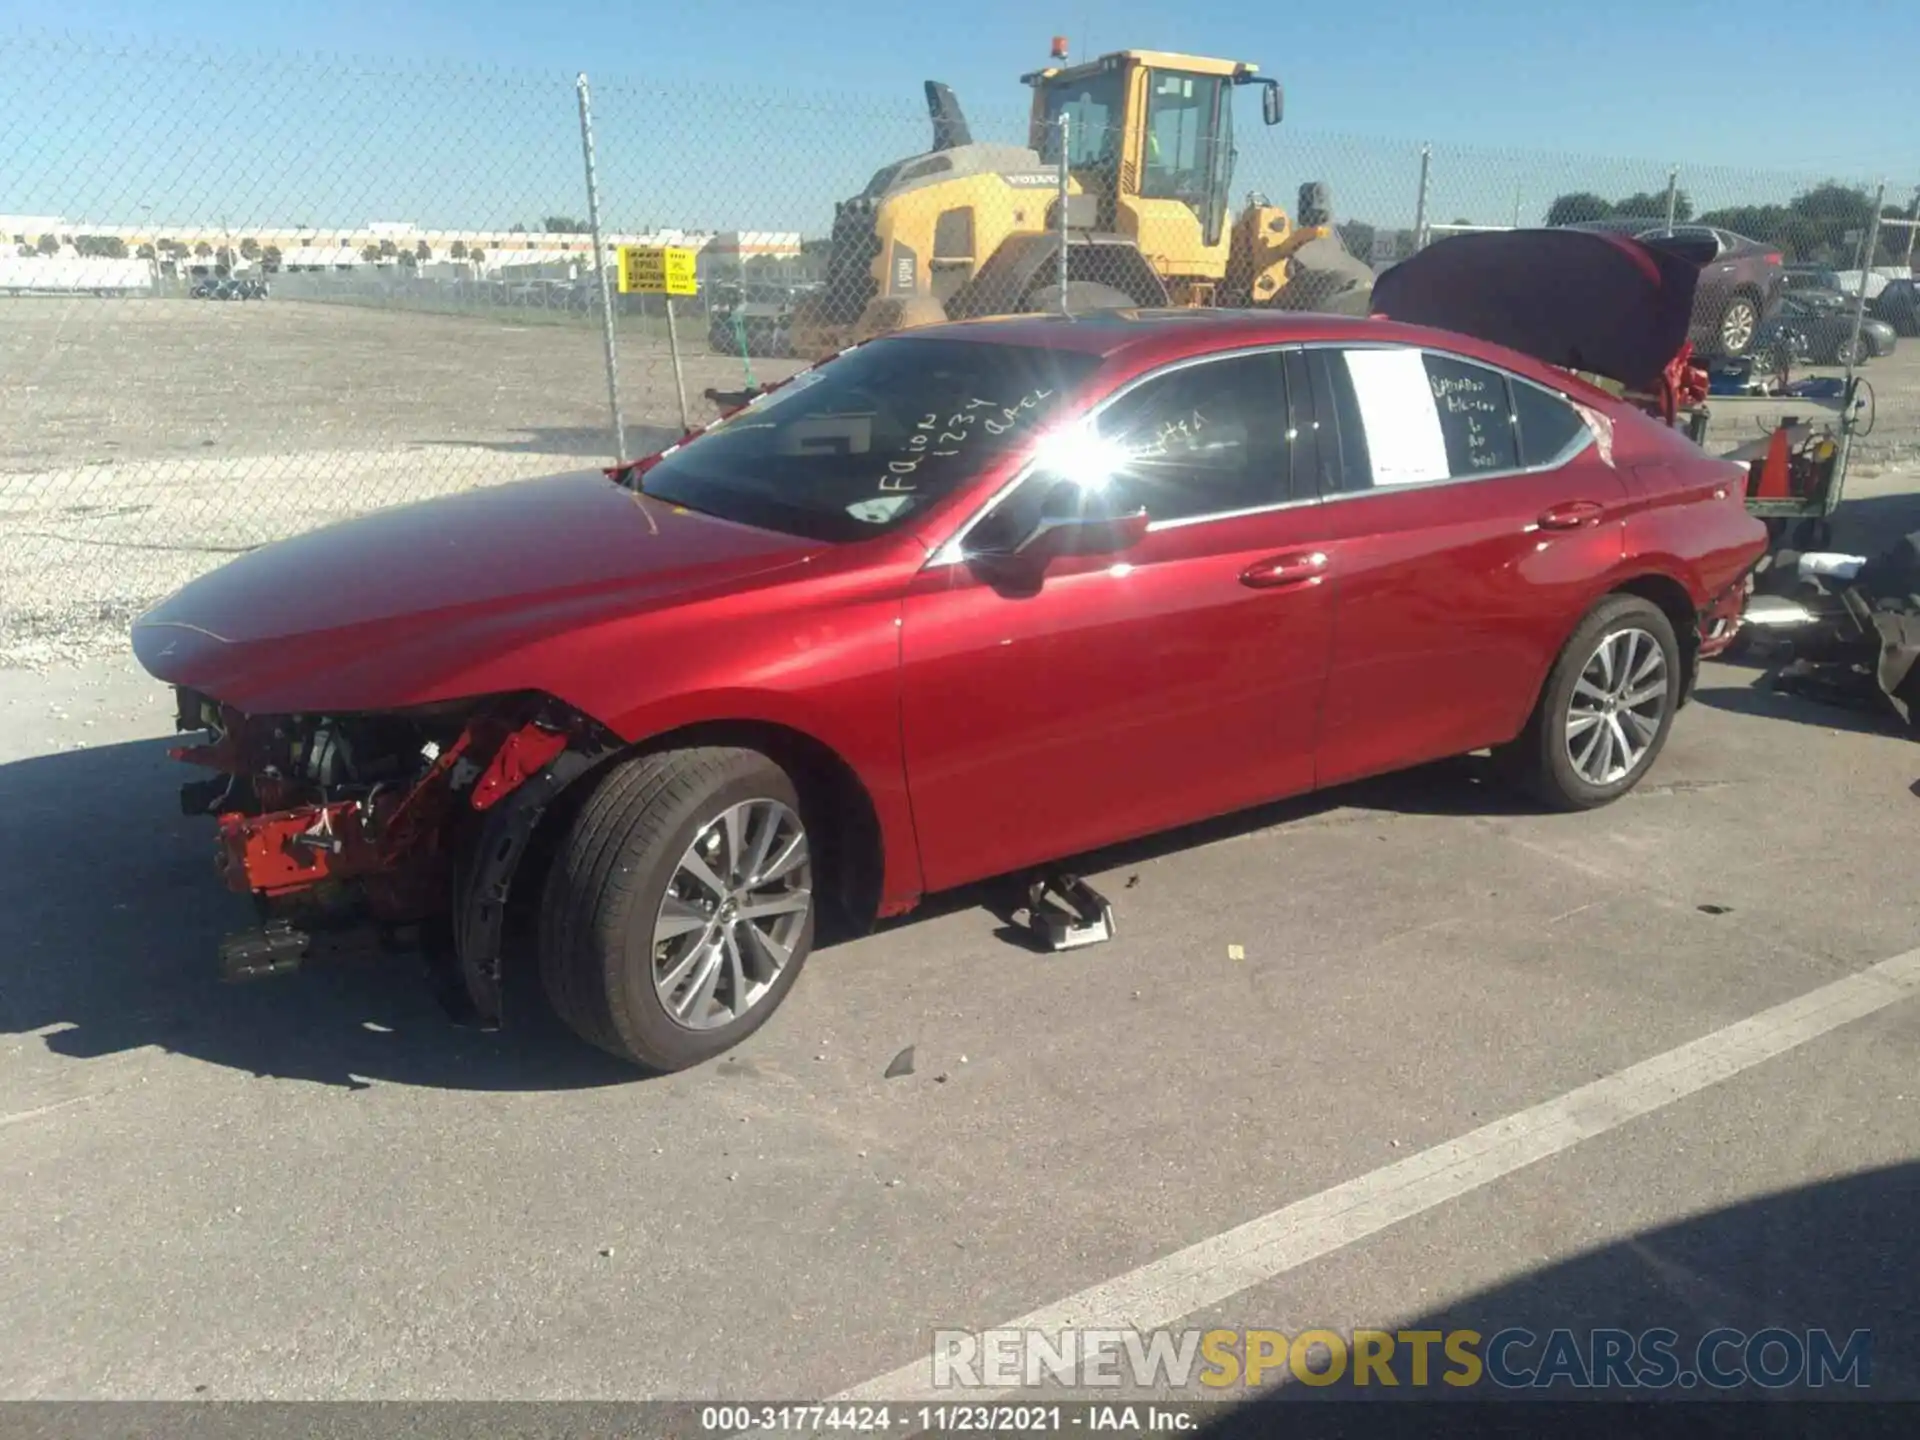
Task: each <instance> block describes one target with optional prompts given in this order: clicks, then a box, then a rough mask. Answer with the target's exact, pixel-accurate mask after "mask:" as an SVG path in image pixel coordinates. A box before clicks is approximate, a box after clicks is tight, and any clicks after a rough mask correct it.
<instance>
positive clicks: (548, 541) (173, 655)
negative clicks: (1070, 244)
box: [133, 470, 823, 714]
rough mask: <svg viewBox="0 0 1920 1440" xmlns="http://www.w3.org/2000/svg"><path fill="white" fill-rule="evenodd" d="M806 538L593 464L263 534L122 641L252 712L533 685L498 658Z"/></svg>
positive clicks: (717, 585)
mask: <svg viewBox="0 0 1920 1440" xmlns="http://www.w3.org/2000/svg"><path fill="white" fill-rule="evenodd" d="M821 548H823V547H822V546H821V545H820V544H819V542H816V541H810V540H802V539H798V538H796V537H793V536H789V535H780V534H775V533H772V532H770V531H765V530H756V529H753V528H751V527H748V526H744V525H736V524H733V523H731V522H729V521H725V520H719V519H715V518H713V517H712V516H707V515H701V514H697V513H695V512H692V511H688V510H684V509H681V508H679V507H676V506H672V505H668V504H665V503H663V502H660V501H657V500H646V499H643V498H642V497H641V496H640V495H638V494H637V493H635V492H634V491H633V490H631V489H628V488H626V487H624V486H621V485H618V484H615V483H614V482H613V481H612V480H610V479H608V478H607V476H606V475H605V473H604V472H602V471H598V470H594V471H586V472H582V473H579V474H570V475H558V476H553V477H550V478H547V479H542V480H525V481H517V482H513V483H509V484H505V485H495V486H488V487H486V488H483V489H477V490H470V491H466V492H463V493H460V494H456V495H448V496H443V497H441V498H440V499H436V500H428V501H425V502H422V503H419V504H415V505H406V506H400V507H396V508H393V509H389V510H381V511H377V512H375V513H373V514H370V515H366V516H362V517H361V518H359V519H355V520H349V521H346V522H344V523H341V524H337V525H332V526H329V527H327V528H325V529H322V530H316V531H312V532H310V533H308V534H305V535H300V536H297V537H295V538H294V539H291V540H283V541H280V542H278V543H276V544H272V545H268V546H264V547H263V548H261V549H259V550H255V551H252V552H250V553H248V554H246V555H243V556H241V557H240V558H239V559H237V560H234V561H232V562H230V563H229V564H227V565H225V566H222V567H221V568H220V569H218V570H215V571H213V572H212V573H210V574H207V575H204V576H202V577H200V578H199V579H197V580H195V581H193V582H192V583H190V584H188V585H187V586H186V587H185V588H183V589H181V590H179V591H177V592H176V593H175V594H174V595H172V596H171V597H170V598H168V599H167V600H165V601H163V602H162V603H161V604H159V605H158V606H156V607H155V608H154V609H152V610H150V611H148V612H147V613H146V614H145V615H142V616H141V617H140V618H139V619H138V620H137V621H135V622H134V627H133V648H134V653H135V655H136V656H137V657H138V659H139V661H140V663H141V664H142V665H143V666H145V667H146V669H147V670H148V671H149V672H150V673H151V674H152V675H154V676H155V677H156V678H157V679H160V680H164V681H166V682H168V683H170V684H175V685H185V686H188V687H190V688H192V689H195V690H199V691H201V692H202V693H204V694H207V695H209V696H212V697H213V698H215V699H218V700H220V701H223V702H225V703H227V704H230V705H235V706H237V707H239V708H240V709H242V710H245V711H249V712H252V713H256V714H260V713H288V712H295V711H301V710H312V709H330V710H383V709H393V708H397V707H400V706H404V705H412V704H425V703H428V702H430V701H434V700H442V699H451V698H460V697H464V696H466V695H471V694H476V693H480V691H479V690H477V689H475V688H473V685H474V681H475V677H476V676H479V675H481V674H482V673H484V674H485V676H486V678H487V684H486V686H485V688H486V689H490V690H503V689H517V688H542V687H541V685H540V684H539V683H538V682H539V680H540V678H541V674H542V668H541V667H540V666H539V665H538V664H537V663H533V662H532V661H529V662H528V663H527V665H526V667H525V671H524V673H525V676H526V678H525V679H524V680H520V679H517V678H516V671H515V668H514V657H516V656H522V657H525V656H536V655H537V654H538V652H539V648H540V646H541V645H542V642H551V641H553V640H554V637H556V636H561V635H565V634H568V633H570V632H574V631H577V630H579V629H580V628H582V627H584V626H589V625H592V624H594V623H596V622H599V621H604V620H611V619H617V618H619V617H621V616H625V615H632V614H635V613H638V612H642V611H645V610H649V609H654V608H658V607H661V606H664V605H670V604H680V603H685V602H688V601H691V600H696V599H699V598H702V597H704V596H710V595H714V594H718V593H721V592H724V591H726V590H727V589H729V588H731V587H735V586H738V585H740V584H742V583H743V582H746V581H748V580H750V579H754V578H756V577H762V576H767V575H769V574H771V573H773V572H776V571H779V570H782V569H786V568H788V567H792V566H795V565H799V564H802V563H804V562H805V561H806V560H807V559H808V558H809V556H810V555H812V554H813V553H815V552H817V551H818V550H820V549H821ZM548 688H551V687H548ZM560 698H562V699H565V698H568V697H567V696H565V695H564V694H562V695H561V697H560Z"/></svg>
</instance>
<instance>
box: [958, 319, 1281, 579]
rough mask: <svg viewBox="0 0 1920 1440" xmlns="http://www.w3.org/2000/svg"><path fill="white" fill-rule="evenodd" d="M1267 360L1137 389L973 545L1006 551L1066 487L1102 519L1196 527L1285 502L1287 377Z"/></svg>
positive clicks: (1030, 483) (1236, 358)
mask: <svg viewBox="0 0 1920 1440" xmlns="http://www.w3.org/2000/svg"><path fill="white" fill-rule="evenodd" d="M1282 364H1283V362H1282V357H1281V355H1280V354H1279V353H1277V352H1274V351H1267V352H1263V353H1260V354H1250V355H1231V356H1226V357H1223V358H1221V359H1218V360H1208V361H1204V362H1202V363H1200V364H1195V365H1183V366H1180V367H1179V368H1177V369H1174V370H1170V371H1168V372H1167V373H1165V374H1163V375H1158V376H1154V377H1152V378H1149V379H1147V380H1144V381H1142V382H1141V383H1140V384H1138V385H1137V386H1135V387H1134V388H1133V389H1131V390H1129V391H1127V392H1126V393H1125V394H1123V395H1121V396H1120V397H1119V398H1118V399H1116V400H1115V401H1113V403H1112V404H1110V405H1109V406H1107V408H1106V409H1105V410H1103V411H1101V413H1100V414H1099V416H1098V417H1097V419H1096V420H1095V421H1094V422H1093V425H1092V426H1091V427H1090V433H1087V434H1084V435H1077V436H1076V435H1072V434H1070V435H1067V436H1063V437H1061V438H1060V439H1059V440H1058V441H1057V442H1054V443H1056V444H1057V446H1058V447H1059V448H1058V450H1057V451H1056V452H1055V453H1054V454H1053V455H1049V454H1048V452H1046V451H1043V452H1042V458H1041V461H1040V463H1038V464H1037V465H1036V466H1035V469H1034V471H1033V473H1032V474H1031V475H1030V476H1029V477H1028V478H1027V480H1026V482H1025V483H1023V484H1022V485H1021V486H1020V488H1019V489H1018V490H1017V491H1016V492H1015V493H1014V494H1013V495H1012V496H1010V497H1008V499H1007V500H1006V501H1005V502H1004V503H1002V504H1001V505H1000V506H999V507H997V508H996V509H995V510H994V512H993V513H992V514H991V515H989V516H987V517H986V518H985V519H984V520H983V521H982V522H981V525H980V527H979V528H978V529H977V531H976V532H975V535H974V536H973V537H972V538H973V539H975V540H977V541H981V542H998V543H1005V542H1008V541H1011V540H1012V539H1015V538H1017V537H1018V536H1019V535H1022V534H1025V533H1026V532H1027V531H1028V530H1029V529H1031V527H1032V526H1033V524H1034V522H1035V521H1036V520H1037V519H1038V518H1039V514H1040V509H1041V506H1042V504H1043V503H1044V501H1045V499H1046V496H1047V494H1048V492H1050V491H1051V490H1053V489H1054V488H1055V487H1056V486H1058V485H1059V484H1061V483H1062V482H1063V481H1071V482H1072V483H1074V484H1076V485H1079V486H1080V487H1082V488H1083V489H1085V490H1086V491H1088V492H1089V494H1090V495H1091V496H1094V497H1097V500H1098V504H1099V505H1100V507H1101V508H1102V509H1104V510H1106V511H1107V512H1108V513H1111V514H1116V515H1124V514H1131V513H1133V512H1135V511H1138V510H1145V511H1146V512H1147V518H1148V520H1149V521H1151V522H1153V523H1155V524H1162V523H1166V522H1169V521H1176V520H1202V519H1206V518H1209V517H1212V516H1224V515H1234V514H1239V513H1242V512H1244V511H1248V510H1259V509H1263V508H1265V507H1267V506H1270V505H1275V504H1279V503H1281V502H1283V501H1285V500H1288V499H1291V498H1292V495H1291V491H1290V488H1289V476H1288V454H1287V446H1286V434H1285V431H1286V417H1287V403H1286V378H1285V374H1284V371H1283V368H1282Z"/></svg>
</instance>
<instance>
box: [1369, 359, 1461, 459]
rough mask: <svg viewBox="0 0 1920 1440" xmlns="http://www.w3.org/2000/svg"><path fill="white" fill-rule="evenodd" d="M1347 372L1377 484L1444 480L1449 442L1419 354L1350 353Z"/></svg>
mask: <svg viewBox="0 0 1920 1440" xmlns="http://www.w3.org/2000/svg"><path fill="white" fill-rule="evenodd" d="M1345 358H1346V362H1347V373H1348V374H1349V375H1351V376H1352V377H1353V393H1354V396H1355V398H1356V399H1357V400H1358V401H1359V403H1360V421H1361V423H1362V424H1363V425H1365V426H1366V427H1367V454H1368V456H1369V457H1370V458H1371V459H1372V461H1373V483H1374V484H1376V485H1417V484H1419V483H1420V482H1421V481H1423V480H1445V479H1446V478H1447V476H1448V475H1449V473H1450V472H1449V470H1448V469H1447V438H1446V436H1445V435H1443V434H1441V433H1440V412H1439V410H1438V408H1437V407H1436V406H1435V405H1434V403H1433V389H1432V387H1431V386H1430V385H1429V384H1428V383H1427V365H1426V360H1425V359H1424V358H1423V357H1422V356H1421V354H1420V352H1419V351H1418V350H1349V351H1347V352H1346V355H1345Z"/></svg>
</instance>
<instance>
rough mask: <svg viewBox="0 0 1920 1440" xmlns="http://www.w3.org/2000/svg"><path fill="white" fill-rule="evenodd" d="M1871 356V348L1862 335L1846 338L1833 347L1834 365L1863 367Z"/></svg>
mask: <svg viewBox="0 0 1920 1440" xmlns="http://www.w3.org/2000/svg"><path fill="white" fill-rule="evenodd" d="M1872 355H1873V346H1872V345H1871V344H1869V343H1868V341H1867V337H1866V336H1864V335H1861V336H1858V337H1855V336H1852V335H1849V336H1847V338H1846V339H1844V340H1842V341H1841V342H1840V343H1839V344H1837V345H1835V346H1834V347H1833V363H1834V364H1836V365H1864V364H1865V363H1866V362H1867V360H1868V359H1869V358H1871V357H1872Z"/></svg>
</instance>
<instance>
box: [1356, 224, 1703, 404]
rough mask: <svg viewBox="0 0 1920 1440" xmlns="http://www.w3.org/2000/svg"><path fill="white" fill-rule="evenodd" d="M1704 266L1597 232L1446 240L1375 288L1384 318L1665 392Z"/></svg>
mask: <svg viewBox="0 0 1920 1440" xmlns="http://www.w3.org/2000/svg"><path fill="white" fill-rule="evenodd" d="M1699 279H1700V263H1699V260H1698V259H1697V258H1694V257H1690V256H1688V255H1686V254H1684V253H1682V252H1681V251H1680V250H1678V249H1674V250H1667V249H1661V248H1657V247H1655V246H1652V245H1648V244H1643V243H1641V242H1640V241H1637V240H1632V239H1628V238H1626V237H1624V236H1618V235H1608V234H1602V233H1599V232H1596V231H1590V230H1502V231H1493V232H1487V233H1482V234H1472V235H1456V236H1453V237H1452V238H1450V239H1446V240H1440V241H1436V242H1435V243H1434V244H1432V245H1429V246H1427V247H1426V248H1425V249H1424V250H1422V251H1420V252H1419V253H1418V254H1416V255H1414V256H1412V257H1411V258H1409V259H1406V260H1403V261H1401V262H1400V263H1399V264H1398V265H1395V266H1394V267H1393V268H1392V269H1390V270H1388V271H1387V272H1386V273H1385V274H1383V275H1381V276H1380V278H1379V279H1378V280H1377V281H1375V282H1374V287H1373V313H1374V314H1375V315H1376V316H1378V317H1382V318H1386V319H1392V320H1400V321H1404V322H1406V323H1407V324H1411V325H1430V326H1432V327H1434V328H1435V329H1439V330H1452V331H1455V332H1457V333H1459V334H1462V335H1471V336H1473V337H1474V338H1475V339H1478V340H1486V341H1490V342H1492V343H1493V344H1496V345H1504V346H1506V347H1507V348H1508V349H1510V350H1518V351H1519V352H1520V353H1521V354H1523V355H1531V356H1532V357H1533V358H1534V359H1536V360H1544V361H1545V362H1547V363H1548V364H1549V365H1557V366H1560V367H1561V368H1563V369H1567V370H1577V371H1583V372H1585V373H1587V374H1590V375H1600V376H1604V377H1605V378H1607V379H1609V380H1614V381H1617V382H1619V383H1620V384H1621V385H1624V386H1626V387H1627V389H1629V390H1632V391H1641V392H1653V391H1658V390H1659V389H1660V388H1661V386H1662V383H1663V379H1664V378H1665V376H1666V372H1667V368H1668V366H1669V365H1670V364H1671V363H1672V362H1673V361H1674V359H1675V357H1676V356H1678V355H1679V354H1680V353H1681V351H1682V350H1683V348H1684V347H1685V346H1686V344H1687V332H1688V329H1689V327H1690V325H1691V322H1692V317H1693V297H1694V290H1695V288H1696V286H1697V285H1698V283H1699Z"/></svg>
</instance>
